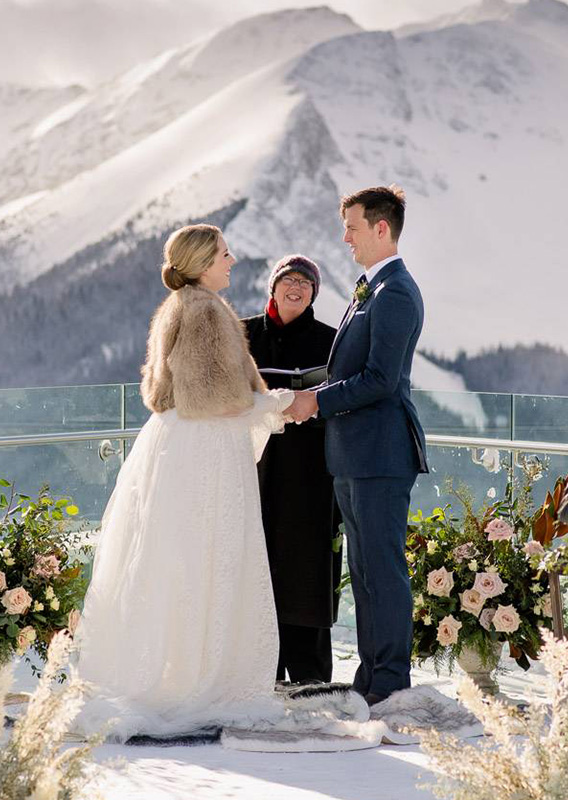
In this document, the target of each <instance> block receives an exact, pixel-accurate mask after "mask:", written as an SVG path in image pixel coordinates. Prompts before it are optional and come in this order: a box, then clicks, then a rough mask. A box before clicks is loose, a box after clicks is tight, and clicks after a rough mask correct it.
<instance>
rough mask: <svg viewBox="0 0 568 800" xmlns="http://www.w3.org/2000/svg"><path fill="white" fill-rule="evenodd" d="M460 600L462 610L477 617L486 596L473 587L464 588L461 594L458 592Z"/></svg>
mask: <svg viewBox="0 0 568 800" xmlns="http://www.w3.org/2000/svg"><path fill="white" fill-rule="evenodd" d="M460 600H461V607H462V608H463V610H464V611H469V613H470V614H473V615H474V617H478V616H479V612H480V611H481V609H482V608H483V604H484V603H485V600H486V598H485V597H484V596H483V595H481V594H479V592H477V591H476V590H475V589H466V591H465V592H464V593H463V594H460Z"/></svg>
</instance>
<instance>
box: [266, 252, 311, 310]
mask: <svg viewBox="0 0 568 800" xmlns="http://www.w3.org/2000/svg"><path fill="white" fill-rule="evenodd" d="M289 272H299V273H301V274H302V275H305V276H306V278H307V279H308V280H309V281H311V282H312V283H313V285H314V290H313V293H312V299H311V302H312V303H313V302H314V300H315V299H316V297H317V296H318V292H319V288H320V284H321V274H320V271H319V267H318V265H317V264H316V263H315V262H313V261H312V260H311V259H309V258H306V256H302V255H299V254H297V255H291V256H284V258H281V259H280V261H278V262H277V263H276V264H275V265H274V269H273V270H272V272H271V273H270V277H269V279H268V291H269V293H270V296H271V297H272V296H274V286H275V284H276V283H277V281H279V280H280V278H283V277H284V275H287V274H288V273H289Z"/></svg>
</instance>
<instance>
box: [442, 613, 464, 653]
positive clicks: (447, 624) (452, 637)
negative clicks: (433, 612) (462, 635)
mask: <svg viewBox="0 0 568 800" xmlns="http://www.w3.org/2000/svg"><path fill="white" fill-rule="evenodd" d="M461 627H462V624H461V622H458V620H457V619H455V617H453V616H452V615H451V614H450V615H449V616H447V617H444V619H443V620H441V621H440V624H439V625H438V633H437V634H436V639H437V640H438V641H439V642H440V644H441V645H442V647H448V646H449V645H450V644H457V641H458V632H459V629H460V628H461Z"/></svg>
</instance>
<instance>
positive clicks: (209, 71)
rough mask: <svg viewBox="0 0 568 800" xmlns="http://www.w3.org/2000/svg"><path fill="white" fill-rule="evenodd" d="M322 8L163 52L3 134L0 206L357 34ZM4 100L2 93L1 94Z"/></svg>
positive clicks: (251, 22) (271, 17)
mask: <svg viewBox="0 0 568 800" xmlns="http://www.w3.org/2000/svg"><path fill="white" fill-rule="evenodd" d="M357 30H358V27H357V26H356V25H355V24H354V23H353V22H352V21H351V20H350V19H349V17H347V16H345V15H340V14H335V13H334V12H332V11H330V10H329V9H327V8H316V9H309V10H300V11H296V10H293V11H281V12H278V13H275V14H262V15H260V16H258V17H253V18H252V19H247V20H244V21H242V22H239V23H237V24H235V25H232V26H231V27H230V28H228V29H226V30H223V31H220V32H219V33H217V34H214V35H211V36H208V37H207V38H205V39H203V40H201V41H197V42H193V43H191V44H189V45H187V46H186V47H180V48H177V49H172V50H168V51H166V52H164V53H162V54H160V55H159V56H156V57H155V58H153V59H151V60H150V61H148V62H145V63H142V64H140V65H138V66H136V67H134V68H133V69H131V70H129V71H128V72H126V73H125V74H123V75H121V76H119V77H118V78H116V79H115V80H113V81H110V82H109V83H106V84H103V85H102V86H100V87H98V88H96V89H93V90H91V91H89V92H87V91H83V92H82V93H81V96H80V97H79V98H77V100H76V101H75V102H73V103H70V102H69V100H68V98H67V97H66V96H63V97H62V99H61V103H60V107H58V108H56V109H55V110H54V109H53V108H50V109H49V112H48V113H46V115H45V117H44V118H43V119H40V120H39V121H38V120H36V121H35V124H34V125H33V126H29V127H28V128H27V129H26V130H24V131H21V133H26V134H27V135H25V136H22V135H20V137H19V140H18V141H17V142H16V143H15V145H14V146H12V147H3V146H2V139H1V136H0V172H1V173H2V175H3V180H2V182H1V185H0V203H2V202H7V201H9V200H13V199H15V198H17V197H20V196H21V195H22V194H29V193H33V192H36V191H39V190H42V189H46V188H56V187H57V186H60V185H62V184H63V183H65V182H67V181H68V180H70V179H71V178H73V177H75V176H77V175H80V174H81V173H83V172H85V171H86V170H89V169H93V168H96V167H97V166H99V165H100V164H102V163H103V162H104V161H105V160H107V159H109V158H111V157H112V156H114V155H117V154H118V153H120V152H123V151H125V150H127V149H128V148H129V147H131V146H132V145H134V144H136V143H137V142H140V141H143V140H144V139H146V138H147V137H149V136H151V134H152V133H154V132H155V131H158V130H160V129H161V128H163V127H164V126H166V125H168V124H169V123H171V122H173V121H174V120H176V119H177V118H179V117H180V116H181V115H183V114H184V113H186V112H187V111H189V110H190V109H192V108H195V107H196V106H197V105H198V104H199V103H202V102H205V101H207V100H208V99H210V98H211V97H213V96H214V95H215V94H216V93H217V92H219V91H222V90H223V89H224V88H226V87H227V85H228V84H230V83H232V82H234V81H236V80H239V79H240V78H242V77H244V76H246V75H250V74H252V73H254V72H255V71H256V70H258V69H261V68H263V67H266V66H268V65H269V64H271V63H275V62H277V61H282V60H286V59H290V58H292V57H294V56H295V55H297V54H300V53H303V52H304V51H305V50H306V49H309V48H310V47H311V46H312V45H314V44H317V43H318V42H322V41H325V40H326V39H331V38H333V37H335V36H338V35H341V34H344V33H351V32H354V31H357ZM0 102H1V95H0Z"/></svg>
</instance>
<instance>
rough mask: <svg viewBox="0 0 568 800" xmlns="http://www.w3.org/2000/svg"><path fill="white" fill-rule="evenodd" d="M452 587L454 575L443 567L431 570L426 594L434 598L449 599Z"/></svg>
mask: <svg viewBox="0 0 568 800" xmlns="http://www.w3.org/2000/svg"><path fill="white" fill-rule="evenodd" d="M453 587H454V573H453V572H448V570H447V569H446V568H445V567H440V569H433V570H432V572H429V573H428V593H429V594H435V595H436V597H449V596H450V592H451V591H452V589H453Z"/></svg>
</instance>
